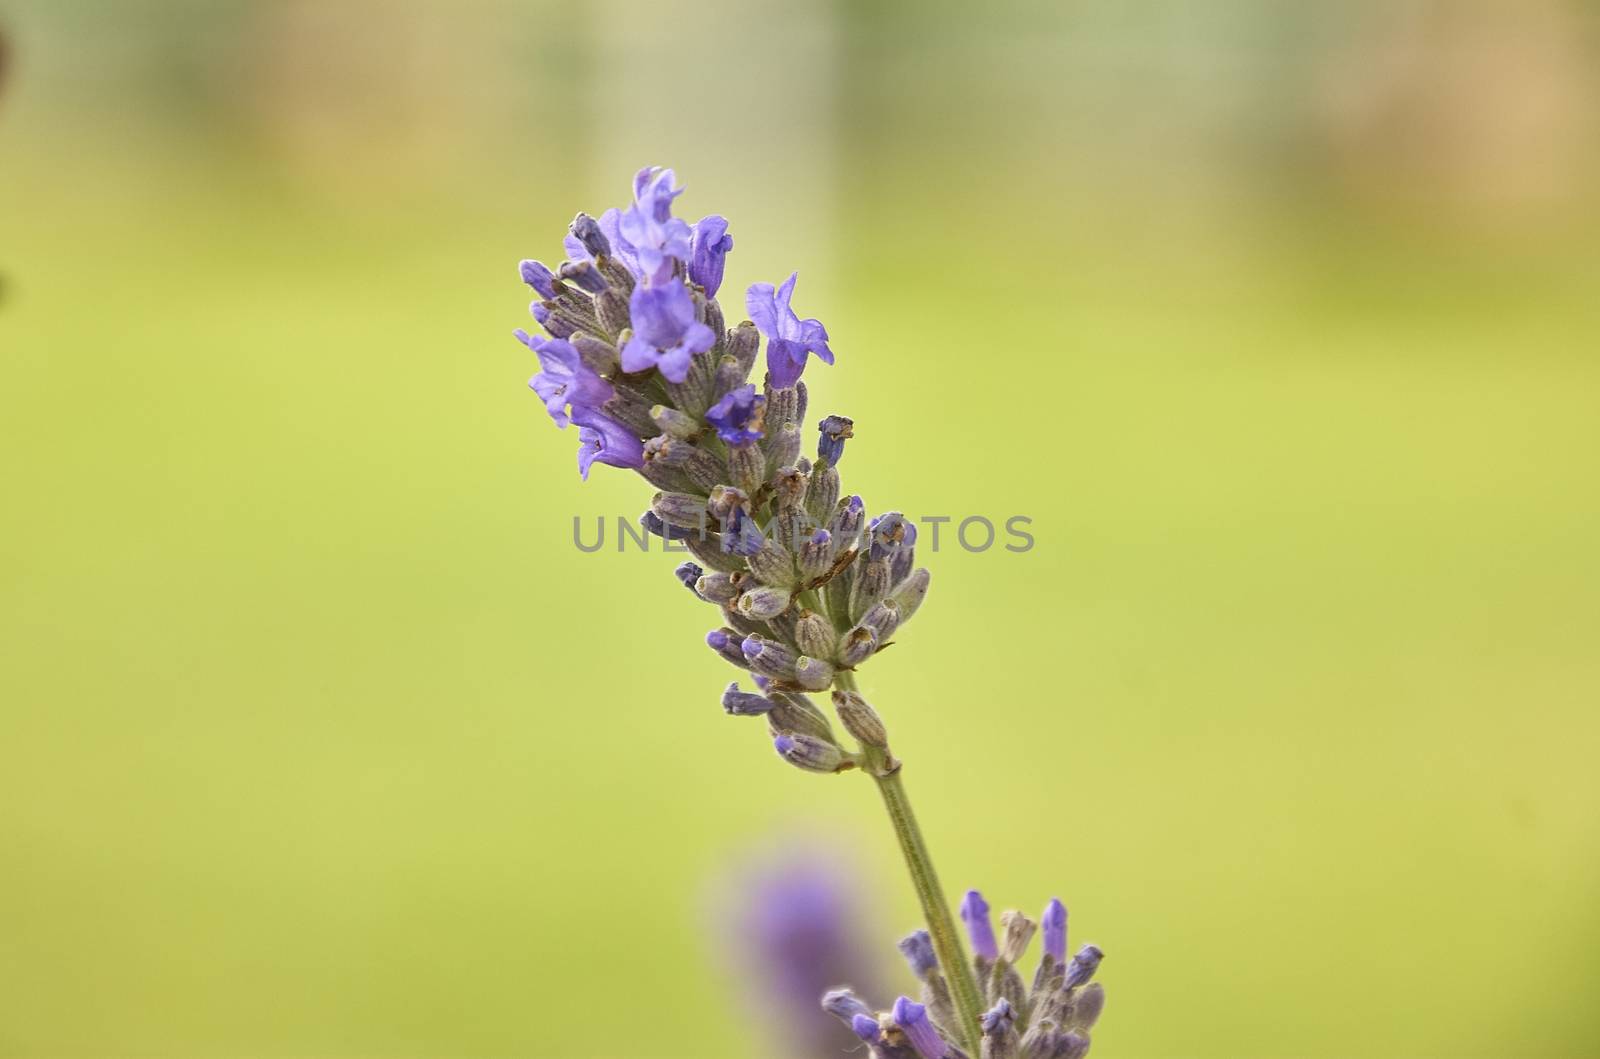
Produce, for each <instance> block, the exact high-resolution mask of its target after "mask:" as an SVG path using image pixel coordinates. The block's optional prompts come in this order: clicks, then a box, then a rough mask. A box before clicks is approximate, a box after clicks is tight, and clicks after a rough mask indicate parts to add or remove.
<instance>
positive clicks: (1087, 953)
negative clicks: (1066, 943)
mask: <svg viewBox="0 0 1600 1059" xmlns="http://www.w3.org/2000/svg"><path fill="white" fill-rule="evenodd" d="M1104 957H1105V953H1103V952H1101V951H1100V950H1099V949H1098V948H1097V947H1095V946H1093V945H1085V946H1084V947H1083V948H1081V949H1079V950H1078V955H1076V956H1074V957H1073V958H1072V962H1071V963H1070V964H1068V965H1067V975H1066V978H1065V979H1064V980H1063V981H1062V983H1061V984H1062V986H1063V987H1065V988H1067V989H1075V988H1077V987H1078V986H1080V985H1083V984H1084V983H1085V982H1087V981H1088V980H1089V979H1091V978H1093V977H1094V972H1095V971H1096V970H1097V969H1098V968H1099V967H1100V961H1101V960H1102V959H1103V958H1104Z"/></svg>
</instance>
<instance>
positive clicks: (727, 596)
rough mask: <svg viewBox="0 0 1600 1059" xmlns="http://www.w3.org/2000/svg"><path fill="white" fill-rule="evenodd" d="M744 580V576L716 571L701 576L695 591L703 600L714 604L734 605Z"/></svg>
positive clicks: (696, 583) (695, 585)
mask: <svg viewBox="0 0 1600 1059" xmlns="http://www.w3.org/2000/svg"><path fill="white" fill-rule="evenodd" d="M743 580H744V575H743V574H727V573H723V572H722V571H720V570H714V571H712V572H711V573H709V574H701V575H700V579H699V580H698V581H696V582H695V584H694V589H695V591H696V592H697V593H699V595H700V598H701V599H706V600H710V601H711V602H712V603H732V602H733V601H734V600H736V599H738V598H739V583H740V582H741V581H743Z"/></svg>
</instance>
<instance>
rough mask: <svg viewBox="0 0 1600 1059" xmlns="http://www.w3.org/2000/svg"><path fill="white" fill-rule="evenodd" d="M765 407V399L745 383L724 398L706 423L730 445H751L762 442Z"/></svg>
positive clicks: (751, 384)
mask: <svg viewBox="0 0 1600 1059" xmlns="http://www.w3.org/2000/svg"><path fill="white" fill-rule="evenodd" d="M766 403H767V399H766V398H765V397H763V396H761V395H760V394H758V393H756V388H755V384H754V383H746V384H745V385H743V386H740V387H738V388H737V389H733V390H729V391H728V392H727V393H726V394H724V395H723V397H722V400H720V401H718V402H717V403H716V404H714V405H712V406H711V409H710V411H708V412H706V416H705V419H706V422H707V423H710V424H711V425H712V426H714V427H716V428H717V436H718V437H719V438H721V439H722V440H723V441H726V442H727V443H728V444H729V445H735V446H737V445H750V444H753V443H755V442H757V441H760V440H761V436H762V430H761V424H762V420H763V418H764V417H765V408H764V406H765V405H766Z"/></svg>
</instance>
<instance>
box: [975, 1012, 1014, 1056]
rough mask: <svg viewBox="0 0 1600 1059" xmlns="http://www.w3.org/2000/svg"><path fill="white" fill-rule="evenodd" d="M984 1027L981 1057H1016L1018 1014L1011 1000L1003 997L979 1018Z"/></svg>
mask: <svg viewBox="0 0 1600 1059" xmlns="http://www.w3.org/2000/svg"><path fill="white" fill-rule="evenodd" d="M979 1022H980V1025H981V1027H982V1029H983V1043H982V1046H981V1049H980V1051H979V1056H980V1057H981V1059H1015V1057H1016V1054H1017V1030H1016V1022H1017V1015H1016V1011H1015V1009H1013V1008H1012V1006H1011V1002H1010V1001H1009V1000H1006V999H1005V998H1004V997H1002V998H1001V999H1000V1000H998V1001H996V1002H995V1005H994V1007H992V1008H990V1009H989V1010H988V1011H986V1012H984V1013H983V1016H982V1018H981V1019H980V1020H979Z"/></svg>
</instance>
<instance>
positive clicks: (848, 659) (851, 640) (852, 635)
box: [838, 626, 878, 669]
mask: <svg viewBox="0 0 1600 1059" xmlns="http://www.w3.org/2000/svg"><path fill="white" fill-rule="evenodd" d="M877 649H878V640H877V637H875V636H873V635H872V630H871V629H868V628H865V627H861V626H857V627H856V628H854V629H851V630H850V631H849V632H848V633H846V634H845V638H844V641H843V642H842V643H840V644H839V655H838V658H839V664H840V665H841V666H844V667H845V668H846V669H850V668H852V667H854V666H858V665H860V664H861V663H862V662H865V661H866V660H867V659H869V658H871V657H872V652H874V651H876V650H877Z"/></svg>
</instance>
